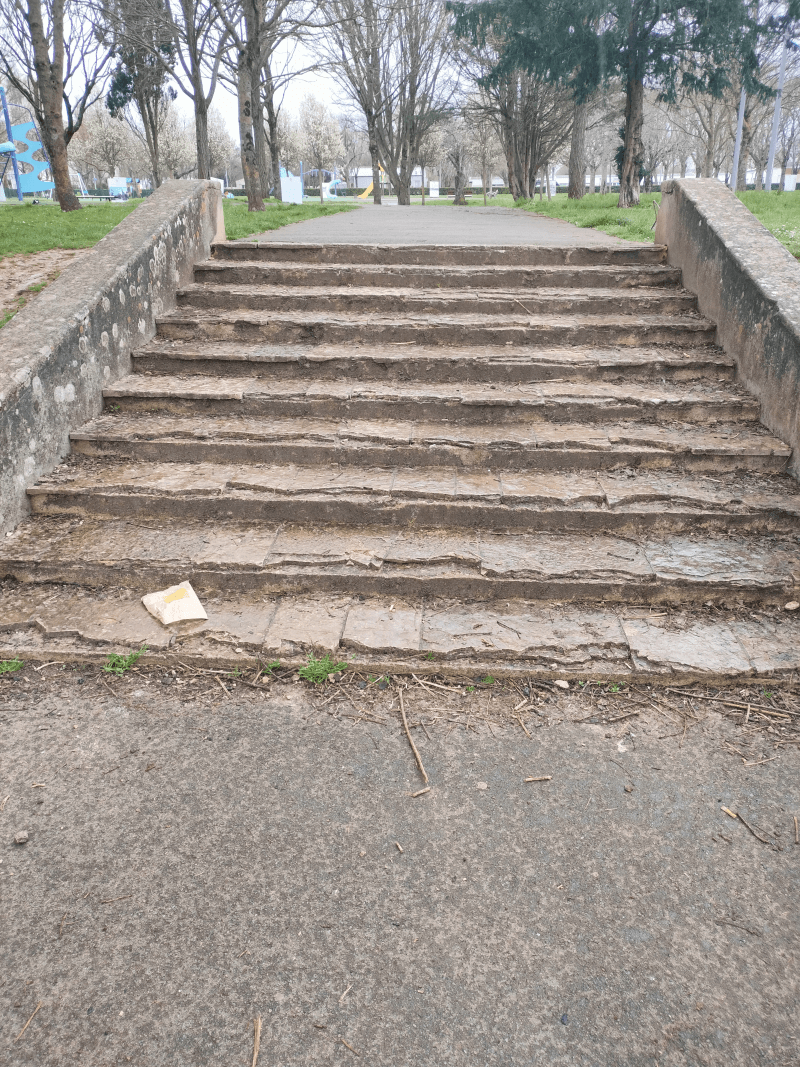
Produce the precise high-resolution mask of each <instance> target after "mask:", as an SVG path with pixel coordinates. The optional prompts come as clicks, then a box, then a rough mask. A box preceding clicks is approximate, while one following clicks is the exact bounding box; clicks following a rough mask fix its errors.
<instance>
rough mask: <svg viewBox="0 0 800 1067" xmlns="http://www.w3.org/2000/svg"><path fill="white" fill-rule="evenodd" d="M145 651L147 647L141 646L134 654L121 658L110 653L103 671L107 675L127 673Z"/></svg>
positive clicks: (116, 654)
mask: <svg viewBox="0 0 800 1067" xmlns="http://www.w3.org/2000/svg"><path fill="white" fill-rule="evenodd" d="M146 651H147V645H142V647H141V648H140V649H137V650H136V651H134V652H130V653H128V655H127V656H121V655H119V653H117V652H112V653H111V655H110V656H109V657H108V659H107V660H106V662H105V664H104V666H103V670H104V671H106V672H107V673H108V674H124V673H125V671H129V670H130V669H131V667H132V666H133V665H134V663H135V662H136V661H137V659H138V658H139V657H140V656H142V655H144V653H145V652H146Z"/></svg>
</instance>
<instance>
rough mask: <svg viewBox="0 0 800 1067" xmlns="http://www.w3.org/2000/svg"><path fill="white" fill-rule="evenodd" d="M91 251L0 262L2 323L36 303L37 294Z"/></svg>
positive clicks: (66, 250) (58, 251) (24, 256)
mask: <svg viewBox="0 0 800 1067" xmlns="http://www.w3.org/2000/svg"><path fill="white" fill-rule="evenodd" d="M87 251H89V249H85V248H80V249H75V248H52V249H48V250H47V251H44V252H20V253H17V254H16V255H13V256H3V257H2V258H0V322H1V321H2V320H3V318H4V316H5V315H6V314H7V313H8V312H10V311H14V312H16V311H20V310H21V309H22V308H23V307H25V306H26V305H27V304H29V303H30V302H31V300H35V299H36V294H37V293H39V292H41V291H42V289H44V288H45V287H46V286H48V285H49V284H50V282H52V281H55V279H56V278H57V277H58V276H59V274H60V273H61V271H62V270H63V269H64V268H65V267H66V266H68V265H69V264H70V263H72V262H73V261H74V260H75V258H76V257H77V256H81V255H84V254H85V253H86V252H87Z"/></svg>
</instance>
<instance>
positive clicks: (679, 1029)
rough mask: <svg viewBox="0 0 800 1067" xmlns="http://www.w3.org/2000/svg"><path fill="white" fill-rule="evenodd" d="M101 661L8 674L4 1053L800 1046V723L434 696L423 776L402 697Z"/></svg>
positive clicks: (623, 1051)
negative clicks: (186, 675)
mask: <svg viewBox="0 0 800 1067" xmlns="http://www.w3.org/2000/svg"><path fill="white" fill-rule="evenodd" d="M83 673H84V672H83V670H82V669H81V668H76V669H68V668H66V669H63V668H59V667H58V666H56V667H50V668H46V669H45V670H43V671H42V672H39V673H37V674H34V672H33V670H32V669H29V668H26V670H25V671H24V672H21V673H20V675H17V676H15V677H14V679H13V681H9V680H4V681H3V684H2V692H1V693H0V730H2V735H3V742H4V755H3V757H2V760H3V773H2V780H3V787H2V790H1V791H0V792H1V793H2V795H0V803H2V813H0V831H1V833H0V837H1V838H2V840H1V841H0V859H1V860H2V863H0V894H2V901H3V903H2V920H0V923H1V924H2V930H1V931H0V945H2V948H1V949H0V952H1V953H2V968H1V969H0V972H1V973H0V1062H2V1063H3V1064H7V1065H9V1067H17V1065H28V1064H31V1065H34V1064H35V1065H36V1067H51V1065H52V1067H56V1065H58V1067H64V1065H67V1064H69V1065H72V1064H75V1065H77V1064H81V1065H86V1067H101V1065H115V1067H116V1065H124V1064H128V1063H131V1064H136V1065H137V1067H162V1065H164V1067H167V1065H169V1067H183V1065H186V1067H189V1065H192V1067H204V1065H221V1064H224V1065H225V1067H238V1065H241V1067H249V1065H250V1064H251V1063H252V1056H253V1030H254V1020H255V1019H257V1018H260V1019H261V1026H262V1034H261V1051H260V1055H259V1059H258V1063H259V1064H260V1065H261V1067H300V1065H306V1064H308V1065H311V1064H314V1065H316V1064H339V1063H345V1064H357V1063H358V1064H370V1065H374V1067H378V1065H380V1067H384V1065H385V1067H422V1065H425V1064H430V1065H435V1067H450V1065H453V1067H465V1065H470V1067H477V1065H480V1067H523V1065H525V1067H529V1065H539V1064H542V1065H544V1064H547V1065H550V1064H555V1065H586V1067H590V1065H594V1067H609V1065H612V1064H613V1065H614V1067H655V1065H656V1064H658V1067H688V1065H692V1067H701V1065H702V1067H739V1065H741V1067H745V1065H747V1067H754V1065H756V1064H759V1065H760V1064H764V1065H767V1064H769V1065H770V1067H779V1065H788V1064H792V1065H796V1064H797V1062H798V1059H797V1049H798V1047H800V1026H799V1024H798V1013H797V975H798V973H799V971H798V964H800V922H799V920H798V909H797V899H798V896H797V891H798V882H799V881H800V877H799V876H800V847H798V846H796V845H795V844H794V830H793V822H792V819H793V815H795V814H798V813H800V777H799V776H798V773H797V772H798V766H799V765H800V753H798V749H797V746H796V745H794V744H793V743H791V742H790V743H786V744H784V745H783V747H780V746H776V744H775V742H776V740H779V739H780V738H782V737H788V734H787V733H784V732H781V729H780V728H779V727H777V726H776V727H775V729H774V730H772V731H771V732H764V731H763V730H762V732H761V733H758V734H755V735H752V737H750V740H749V741H748V740H747V739H746V738H745V740H744V741H743V736H744V733H745V731H743V729H742V728H740V727H737V726H736V725H735V723H734V722H733V721H731V720H730V719H727V718H721V717H720V715H719V714H717V713H716V712H715V711H714V710H713V705H711V706H709V705H707V704H706V705H701V704H699V703H698V704H696V705H695V704H691V705H690V704H688V703H686V704H683V705H680V698H678V703H679V705H680V706H681V707H683V708H684V709H685V711H684V712H682V713H681V714H686V715H689V718H688V719H684V722H683V726H681V715H680V714H679V715H678V716H677V721H676V718H675V716H674V715H672V714H670V713H665V714H664V715H660V714H659V713H658V711H657V710H655V711H651V710H650V709H649V708H648V706H647V699H646V693H645V699H644V701H642V700H641V698H640V699H639V702H638V703H637V704H635V705H634V706H633V711H632V713H626V712H625V707H624V706H623V707H622V709H621V710H620V709H619V708H613V709H611V711H613V715H611V717H612V718H615V719H616V717H617V716H618V715H621V714H623V713H624V714H630V716H631V717H628V718H625V719H624V720H623V721H618V720H617V721H615V722H613V723H612V724H610V725H609V724H608V723H606V724H598V723H590V722H583V723H578V722H572V721H570V720H571V719H573V718H578V717H585V715H586V707H587V704H586V703H585V702H584V703H583V704H581V703H580V702H579V700H578V698H577V697H576V698H574V703H570V702H571V701H572V700H573V698H572V697H571V696H569V697H565V698H563V699H562V698H561V697H557V696H555V695H552V696H551V697H550V698H548V697H547V696H546V695H545V697H544V702H540V703H539V704H538V705H537V707H538V710H537V711H536V712H535V713H534V712H528V713H527V714H526V720H527V722H526V727H527V731H528V733H527V734H526V733H525V732H524V731H523V729H522V727H521V725H520V724H519V723H516V722H512V721H511V720H510V719H509V717H508V715H506V717H505V718H503V716H502V715H501V713H500V712H501V705H502V706H504V702H505V703H506V704H509V708H513V703H512V701H513V699H514V698H513V696H510V695H507V694H504V693H503V691H502V689H499V690H498V689H497V687H495V688H494V689H491V690H481V691H476V692H474V693H464V694H463V695H455V696H453V695H452V694H448V693H446V692H444V691H440V694H439V696H437V695H436V694H433V695H431V694H430V693H428V694H427V695H425V694H424V693H422V691H416V692H414V691H411V690H408V691H407V693H406V710H407V712H408V717H409V719H410V721H411V724H412V728H413V732H414V736H415V738H416V743H417V745H418V747H419V751H420V755H421V758H422V760H423V761H424V765H425V769H426V771H427V773H428V775H429V777H430V787H431V788H430V791H429V792H425V793H422V794H421V795H418V796H413V795H412V794H414V793H417V792H418V791H419V790H421V789H423V788H424V783H423V781H422V780H421V777H420V774H419V772H418V770H417V767H416V765H415V762H414V759H413V757H412V753H411V750H410V748H409V745H408V742H407V739H406V736H405V734H404V732H403V730H402V726H401V723H400V721H399V719H398V718H397V714H398V699H397V694H396V693H395V692H394V691H393V690H392V689H391V688H390V689H388V690H387V691H386V692H385V693H384V694H383V695H382V696H380V697H379V699H377V700H376V701H375V702H374V703H373V704H372V705H371V706H370V708H369V709H368V711H367V712H366V714H365V715H362V713H361V711H358V710H356V709H357V708H360V707H361V703H362V701H364V700H365V697H364V696H363V695H360V694H359V692H358V691H357V690H356V689H351V690H350V694H351V695H350V696H349V697H347V698H345V697H344V696H341V697H339V696H337V695H335V694H333V688H334V687H331V686H328V687H326V688H325V689H324V690H322V691H319V690H311V689H309V688H308V687H306V686H305V685H303V684H299V683H292V682H291V681H288V682H287V683H286V684H280V683H275V684H274V685H273V687H272V689H271V691H270V692H269V693H268V694H263V693H257V692H255V691H253V690H252V689H250V688H247V687H243V684H242V682H241V681H239V682H238V685H236V684H235V683H234V682H232V681H231V679H230V678H228V679H226V682H225V689H226V690H227V693H225V692H223V686H222V685H221V684H219V682H218V681H217V679H216V678H215V677H213V676H210V677H207V676H203V677H200V678H198V677H195V678H193V679H189V681H187V682H186V683H185V684H183V685H180V682H179V680H176V679H175V678H174V677H172V676H171V675H169V674H166V672H163V671H159V670H158V669H154V670H151V671H150V672H149V673H141V674H131V675H129V676H126V677H125V678H124V679H115V678H108V676H98V675H97V674H95V675H94V676H92V675H91V674H90V673H87V675H86V677H85V678H84V677H83ZM48 676H49V678H48ZM179 685H180V689H179V688H178V687H179ZM423 697H424V701H425V707H426V708H427V710H425V711H423V710H422V708H423ZM440 697H441V700H442V701H444V702H445V704H440V703H439V698H440ZM324 701H327V703H324V706H323V702H324ZM447 701H449V702H450V703H449V704H448V703H446V702H447ZM454 702H455V704H454ZM455 705H457V706H458V707H459V708H460V711H459V712H458V713H456V712H455V711H454V710H452V709H453V706H455ZM495 708H496V709H497V710H496V711H495V710H494V709H495ZM437 709H438V710H437ZM506 710H507V711H508V710H509V709H506ZM637 712H638V714H637ZM604 714H606V715H609V714H610V712H609V711H608V710H607V711H605V712H604ZM348 716H349V717H348ZM471 716H473V718H472V720H471V721H472V723H473V726H469V725H468V724H469V722H470V717H471ZM481 716H482V718H480V717H481ZM420 719H421V720H422V721H424V722H425V723H426V729H427V734H429V735H430V737H428V736H427V734H426V732H425V731H424V730H423V729H422V728H421V727H419V726H416V727H415V726H414V725H413V724H414V723H416V722H418V721H419V720H420ZM456 719H457V720H458V721H456ZM492 719H494V726H492V725H491V721H492ZM359 720H360V721H359ZM371 720H379V721H377V722H376V721H371ZM434 720H436V721H435V722H434ZM465 723H467V725H466V726H465ZM474 724H477V725H474ZM528 734H530V736H528ZM730 746H733V750H732V749H731V747H730ZM748 746H749V747H748ZM736 748H738V749H743V748H744V751H745V753H746V754H748V755H750V756H751V757H752V760H755V761H756V762H757V764H758V765H754V766H745V764H744V763H743V758H742V757H741V756H740V755H739V754H737V752H736V751H735V749H736ZM774 756H777V758H772V757H774ZM762 758H764V759H771V762H768V763H761V762H759V761H760V760H761V759H762ZM752 760H749V761H748V762H752ZM526 778H542V779H544V780H542V781H533V782H526V781H525V779H526ZM4 798H7V799H5V800H4ZM723 806H724V807H728V808H729V809H730V810H731V811H733V812H741V813H742V814H744V816H745V818H746V819H747V820H748V822H749V823H750V825H751V826H752V827H753V828H754V829H756V830H757V831H758V833H759V834H760V835H761V836H762V837H764V838H765V840H759V839H758V838H757V837H756V836H754V834H753V833H752V832H751V831H750V830H748V828H747V827H746V826H745V825H744V824H743V823H742V822H740V821H739V820H736V821H734V820H733V819H732V818H731V817H730V816H729V815H727V814H726V813H725V812H724V811H723ZM22 832H27V834H28V840H27V842H26V843H24V844H14V838H15V836H16V835H17V834H18V833H22ZM37 1006H39V1010H38V1011H36V1009H37ZM34 1011H36V1014H35V1015H34V1016H33V1018H32V1019H31V1016H32V1014H33V1013H34ZM29 1019H31V1021H30V1025H29V1026H28V1027H27V1029H25V1030H24V1033H22V1031H23V1028H24V1026H25V1024H26V1022H27V1021H28V1020H29ZM20 1034H21V1036H20Z"/></svg>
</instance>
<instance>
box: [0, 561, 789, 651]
mask: <svg viewBox="0 0 800 1067" xmlns="http://www.w3.org/2000/svg"><path fill="white" fill-rule="evenodd" d="M131 565H135V566H136V570H137V573H138V574H139V576H140V577H139V580H140V582H149V584H150V585H151V586H152V587H153V588H167V587H169V586H170V585H172V584H175V582H176V581H177V579H174V580H173V576H174V575H175V572H176V567H175V566H174V564H171V563H170V564H161V565H157V564H151V565H149V566H148V563H147V561H145V560H141V559H137V560H135V561H131ZM177 569H178V570H180V573H181V576H182V577H181V580H184V579H185V577H186V576H187V575H188V578H189V580H190V581H191V582H192V584H193V585H194V587H195V589H196V591H197V592H198V593H200V592H201V591H203V590H219V591H224V592H226V593H227V594H228V595H232V594H233V593H236V592H243V593H244V592H247V593H251V594H252V593H253V592H254V591H256V590H258V591H259V592H261V593H262V594H263V595H264V596H272V597H280V596H296V597H302V596H305V597H325V596H327V597H336V596H339V597H341V596H346V595H348V594H350V595H352V594H358V595H359V596H363V597H369V598H374V597H378V596H381V595H384V596H394V597H396V598H397V599H398V600H408V599H412V598H419V597H423V596H425V595H428V596H434V597H439V598H449V599H454V600H455V599H459V598H464V597H470V598H472V597H475V598H478V599H482V600H485V601H487V602H495V603H498V604H500V603H502V602H504V601H505V602H508V601H513V600H545V599H552V600H556V599H558V600H561V601H565V602H570V601H576V600H579V601H584V600H585V601H593V602H594V603H595V604H600V603H603V604H612V605H622V604H625V603H627V602H628V601H630V600H636V599H646V600H647V602H648V604H650V605H651V606H653V607H659V608H672V609H675V610H677V609H683V610H689V611H692V610H694V611H696V610H697V609H698V608H700V606H701V605H704V604H709V605H713V606H714V607H718V608H720V609H726V610H729V609H730V607H731V605H739V606H741V607H769V608H770V609H771V610H778V609H779V608H780V607H781V606H782V605H783V604H785V603H791V602H792V601H794V600H795V599H796V598H797V596H798V587H797V585H796V584H795V583H794V582H792V580H791V578H784V579H781V578H779V577H775V578H774V579H773V580H772V581H764V582H763V583H762V584H761V585H752V586H751V585H747V584H745V579H744V578H741V579H740V580H737V579H728V580H724V579H720V578H714V577H711V578H709V579H705V578H696V577H691V576H690V577H688V578H687V577H683V576H678V577H669V576H662V575H657V574H648V575H636V574H627V575H626V574H622V573H618V574H615V575H610V576H609V577H606V578H589V577H583V576H578V577H575V576H573V575H547V576H543V577H518V576H508V577H506V576H504V575H502V574H499V575H485V574H480V573H478V572H477V571H474V570H473V571H470V570H467V569H466V568H464V569H463V571H462V572H461V573H453V571H454V569H455V568H453V567H447V566H441V567H434V566H430V567H417V568H414V567H411V566H408V567H403V566H397V567H396V568H395V570H394V571H392V570H390V568H382V569H381V570H379V571H376V572H375V573H369V572H368V569H367V568H363V569H362V570H359V571H356V570H355V568H348V567H347V566H346V565H336V566H331V567H330V568H327V569H323V568H322V567H315V566H294V567H286V568H284V569H281V568H279V567H277V566H275V567H263V568H256V567H249V568H239V569H228V568H223V567H211V566H208V567H200V566H197V565H184V566H182V567H180V568H177ZM437 570H439V571H442V572H446V573H439V574H437V573H436V571H437ZM0 576H2V577H4V578H10V579H13V580H17V581H22V582H25V583H30V582H37V583H40V582H46V583H51V584H53V583H68V584H70V585H81V586H85V587H87V588H92V589H100V588H107V587H108V586H109V585H111V586H113V585H115V584H116V582H117V581H118V577H119V567H118V565H117V564H116V563H102V562H87V563H79V564H74V565H73V564H71V563H70V562H68V561H65V562H63V563H60V564H59V563H58V562H52V563H44V564H42V563H41V562H40V561H34V562H33V563H31V564H26V563H25V562H24V561H22V562H19V561H14V560H12V561H10V562H6V561H3V562H2V563H0ZM148 576H149V577H148ZM470 602H471V601H470ZM798 637H800V635H798Z"/></svg>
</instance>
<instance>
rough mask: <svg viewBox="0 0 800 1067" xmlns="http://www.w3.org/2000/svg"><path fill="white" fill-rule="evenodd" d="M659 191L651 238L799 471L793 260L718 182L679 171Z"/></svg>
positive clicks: (796, 269)
mask: <svg viewBox="0 0 800 1067" xmlns="http://www.w3.org/2000/svg"><path fill="white" fill-rule="evenodd" d="M661 192H662V197H661V208H660V210H659V212H658V220H657V222H656V235H655V236H656V244H665V245H666V246H667V260H668V262H669V263H670V265H671V266H676V267H680V268H681V270H682V272H683V284H684V285H685V286H686V288H687V289H691V290H693V291H694V292H695V293H697V296H698V303H699V307H700V311H701V312H702V313H703V314H704V315H706V316H707V317H708V318H709V319H711V320H712V321H714V322H715V323H716V324H717V338H718V341H719V343H720V345H722V347H723V348H724V349H725V351H726V352H727V353H728V354H729V355H731V356H733V357H734V358H735V359H736V363H737V367H738V376H739V379H740V381H741V382H742V384H743V385H744V386H745V388H747V389H748V390H749V391H750V392H751V393H753V395H754V396H756V397H758V399H759V400H760V401H761V421H762V422H763V423H764V424H765V425H766V426H768V427H769V429H770V430H772V432H773V433H774V434H776V435H777V436H778V437H781V438H783V440H784V441H786V442H787V443H788V444H790V445H791V446H792V449H793V452H792V458H791V460H790V464H789V470H790V472H791V473H792V474H794V476H795V477H796V478H800V263H798V261H797V260H796V259H795V258H794V256H793V255H792V254H791V253H790V252H789V251H787V249H786V248H784V247H783V245H782V244H781V243H780V242H779V241H777V240H776V239H775V238H774V237H773V236H772V234H771V233H770V232H769V231H768V230H766V229H765V228H764V227H763V226H762V225H761V223H760V222H759V221H758V219H757V218H755V216H754V215H752V214H751V213H750V212H749V211H748V210H747V208H746V207H745V206H744V204H742V202H741V201H740V200H738V199H737V198H736V196H734V194H733V193H732V192H731V191H730V190H729V189H728V188H726V187H725V186H724V185H722V183H721V182H718V181H715V180H713V179H708V180H701V179H679V180H676V181H670V182H665V183H664V184H663V185H662V187H661ZM786 195H788V196H793V195H794V194H792V193H788V194H786Z"/></svg>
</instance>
